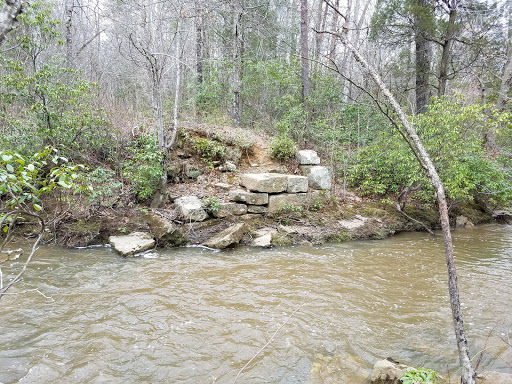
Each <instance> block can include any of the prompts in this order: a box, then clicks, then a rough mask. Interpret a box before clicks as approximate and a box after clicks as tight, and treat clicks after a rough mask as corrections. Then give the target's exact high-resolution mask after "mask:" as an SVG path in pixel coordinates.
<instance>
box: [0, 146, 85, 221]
mask: <svg viewBox="0 0 512 384" xmlns="http://www.w3.org/2000/svg"><path fill="white" fill-rule="evenodd" d="M83 169H84V166H83V165H70V164H68V159H66V158H65V157H63V156H60V154H59V151H58V150H57V149H55V148H51V147H47V148H45V149H44V150H42V151H39V152H36V153H35V154H34V155H32V156H30V157H25V156H23V155H21V154H19V153H17V152H11V151H0V199H1V200H2V201H3V203H4V204H5V206H6V207H8V208H10V209H18V210H36V211H40V210H41V209H42V206H41V200H40V198H41V196H42V195H45V194H49V193H51V192H52V191H53V190H54V189H56V188H63V189H74V192H86V189H85V185H84V183H83V182H82V178H81V174H80V171H81V170H83Z"/></svg>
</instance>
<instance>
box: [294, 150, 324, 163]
mask: <svg viewBox="0 0 512 384" xmlns="http://www.w3.org/2000/svg"><path fill="white" fill-rule="evenodd" d="M295 157H296V159H297V161H298V162H299V164H300V165H318V164H320V157H318V154H317V153H316V152H315V151H313V150H310V149H304V150H302V151H298V152H297V153H296V154H295Z"/></svg>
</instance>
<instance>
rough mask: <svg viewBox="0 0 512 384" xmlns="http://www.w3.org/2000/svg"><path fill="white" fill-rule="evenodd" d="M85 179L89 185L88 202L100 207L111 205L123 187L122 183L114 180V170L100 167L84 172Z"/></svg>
mask: <svg viewBox="0 0 512 384" xmlns="http://www.w3.org/2000/svg"><path fill="white" fill-rule="evenodd" d="M85 181H86V183H87V185H89V186H90V187H91V191H90V193H89V199H88V200H89V203H91V204H92V205H96V206H100V207H107V208H110V207H112V205H113V204H114V203H115V202H116V201H117V200H118V199H119V194H120V193H121V189H122V188H123V183H121V182H120V181H117V180H116V175H115V172H114V171H112V170H111V169H105V168H101V167H100V168H96V169H95V170H94V171H92V172H89V173H88V174H86V175H85Z"/></svg>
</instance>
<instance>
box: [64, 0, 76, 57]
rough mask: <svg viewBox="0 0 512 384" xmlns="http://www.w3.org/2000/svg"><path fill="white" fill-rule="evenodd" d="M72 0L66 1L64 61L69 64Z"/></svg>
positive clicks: (71, 43) (71, 41) (71, 46)
mask: <svg viewBox="0 0 512 384" xmlns="http://www.w3.org/2000/svg"><path fill="white" fill-rule="evenodd" d="M73 3H74V0H68V1H66V22H65V27H66V61H67V62H68V65H71V63H72V61H73V6H74V4H73Z"/></svg>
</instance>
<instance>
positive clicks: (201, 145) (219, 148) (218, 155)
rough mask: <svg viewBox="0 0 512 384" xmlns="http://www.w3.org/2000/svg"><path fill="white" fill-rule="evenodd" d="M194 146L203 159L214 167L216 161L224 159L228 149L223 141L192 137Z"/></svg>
mask: <svg viewBox="0 0 512 384" xmlns="http://www.w3.org/2000/svg"><path fill="white" fill-rule="evenodd" d="M192 147H193V148H194V150H195V151H196V153H197V154H198V155H199V157H201V160H203V161H204V162H206V163H207V164H208V165H209V166H210V167H213V162H214V161H216V160H222V159H224V156H225V151H226V147H225V146H224V144H222V143H221V142H218V141H216V140H208V139H204V138H197V139H192Z"/></svg>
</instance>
